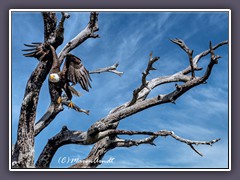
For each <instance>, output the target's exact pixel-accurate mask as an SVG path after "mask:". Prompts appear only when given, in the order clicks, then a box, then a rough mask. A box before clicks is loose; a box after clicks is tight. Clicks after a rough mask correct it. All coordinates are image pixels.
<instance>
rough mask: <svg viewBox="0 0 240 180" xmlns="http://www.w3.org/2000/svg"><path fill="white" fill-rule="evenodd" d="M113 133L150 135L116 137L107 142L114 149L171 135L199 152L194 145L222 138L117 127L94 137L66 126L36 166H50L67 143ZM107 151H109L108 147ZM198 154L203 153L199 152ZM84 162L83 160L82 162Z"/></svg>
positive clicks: (91, 140) (86, 142) (86, 141)
mask: <svg viewBox="0 0 240 180" xmlns="http://www.w3.org/2000/svg"><path fill="white" fill-rule="evenodd" d="M112 135H115V136H116V135H131V136H132V135H149V136H150V137H148V138H144V139H140V140H123V139H120V138H115V139H113V140H111V141H109V142H108V143H107V144H109V143H110V144H111V148H109V149H113V148H115V147H131V146H138V145H140V144H150V145H155V144H154V142H153V141H154V140H155V139H156V138H157V137H158V136H171V137H173V138H174V139H176V140H177V141H180V142H183V143H185V144H187V145H189V146H190V147H191V148H192V149H193V150H194V151H195V152H198V151H197V150H196V149H195V148H194V147H193V145H212V144H214V143H216V142H218V141H219V140H220V139H215V140H211V141H192V140H188V139H184V138H182V137H179V136H177V135H175V134H174V132H172V131H167V130H161V131H157V132H151V131H128V130H116V129H110V130H107V131H104V132H101V133H99V134H98V135H97V136H96V138H92V137H89V136H87V134H86V132H81V131H70V130H68V129H67V127H66V126H64V127H63V128H62V130H61V132H60V133H58V134H57V135H55V136H54V137H53V138H51V139H49V140H48V143H47V145H46V146H45V148H44V150H43V152H42V153H41V155H40V157H39V159H38V161H37V163H36V167H38V168H48V167H49V165H50V162H51V159H52V158H53V156H54V154H55V153H56V151H57V149H58V148H59V147H61V146H62V145H66V144H80V145H89V144H94V143H96V142H98V141H99V140H101V139H103V138H105V137H111V136H112ZM105 151H108V149H106V150H105ZM198 154H200V155H201V153H199V152H198ZM81 164H82V162H81Z"/></svg>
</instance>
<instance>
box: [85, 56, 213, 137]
mask: <svg viewBox="0 0 240 180" xmlns="http://www.w3.org/2000/svg"><path fill="white" fill-rule="evenodd" d="M214 64H216V63H215V61H212V60H211V61H210V63H209V65H208V68H207V70H206V71H205V74H204V75H203V76H202V77H196V78H195V79H192V80H191V78H190V80H188V81H186V83H185V84H183V85H178V86H177V88H176V90H175V91H173V92H170V93H169V94H165V95H158V96H156V97H153V98H150V99H145V100H143V101H139V102H136V103H135V104H133V105H132V106H120V107H121V110H118V111H116V112H115V110H114V111H111V114H109V115H108V116H107V117H105V118H102V119H101V120H99V121H97V122H96V123H95V124H93V125H92V126H91V127H90V128H89V130H88V134H89V135H90V136H94V135H96V134H98V133H99V132H101V131H105V130H106V129H108V128H109V126H112V124H113V123H116V122H119V121H120V120H122V119H124V118H126V117H128V116H131V115H133V114H135V113H137V112H140V111H142V110H144V109H147V108H150V107H152V106H156V105H160V104H164V103H169V102H172V103H175V101H176V100H177V98H178V97H180V96H181V95H183V94H184V93H185V92H187V91H188V90H189V89H191V88H193V87H195V86H197V85H199V84H202V83H204V82H205V81H206V80H207V79H208V77H209V76H210V74H211V70H212V68H213V66H214Z"/></svg>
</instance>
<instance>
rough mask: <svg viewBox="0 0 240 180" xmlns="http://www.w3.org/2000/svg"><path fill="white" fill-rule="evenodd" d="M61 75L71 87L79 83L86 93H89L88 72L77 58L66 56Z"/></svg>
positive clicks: (70, 55)
mask: <svg viewBox="0 0 240 180" xmlns="http://www.w3.org/2000/svg"><path fill="white" fill-rule="evenodd" d="M62 73H63V76H64V77H65V78H66V79H67V80H68V81H70V82H72V83H73V85H74V84H77V83H79V84H80V85H81V87H82V88H83V89H84V90H86V91H89V87H90V88H91V84H90V81H91V77H90V75H89V72H88V70H87V69H86V68H85V67H84V65H83V64H82V62H81V59H79V58H78V57H76V56H74V55H72V54H67V56H66V60H65V63H64V67H63V70H62Z"/></svg>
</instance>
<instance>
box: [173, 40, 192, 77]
mask: <svg viewBox="0 0 240 180" xmlns="http://www.w3.org/2000/svg"><path fill="white" fill-rule="evenodd" d="M171 41H172V42H173V43H175V44H177V45H178V46H179V47H181V48H182V49H183V50H184V51H185V52H186V53H187V55H188V58H189V63H190V67H191V73H192V78H194V77H195V73H194V66H193V57H192V55H193V50H191V49H189V48H188V46H187V45H186V44H185V43H184V41H183V40H181V39H178V38H176V39H171Z"/></svg>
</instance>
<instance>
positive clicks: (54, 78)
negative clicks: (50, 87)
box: [49, 73, 60, 83]
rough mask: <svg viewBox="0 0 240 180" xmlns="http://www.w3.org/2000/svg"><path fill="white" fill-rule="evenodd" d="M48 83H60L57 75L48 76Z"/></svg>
mask: <svg viewBox="0 0 240 180" xmlns="http://www.w3.org/2000/svg"><path fill="white" fill-rule="evenodd" d="M49 81H50V82H53V83H57V82H59V81H60V77H59V75H58V74H57V73H51V74H50V75H49Z"/></svg>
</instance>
